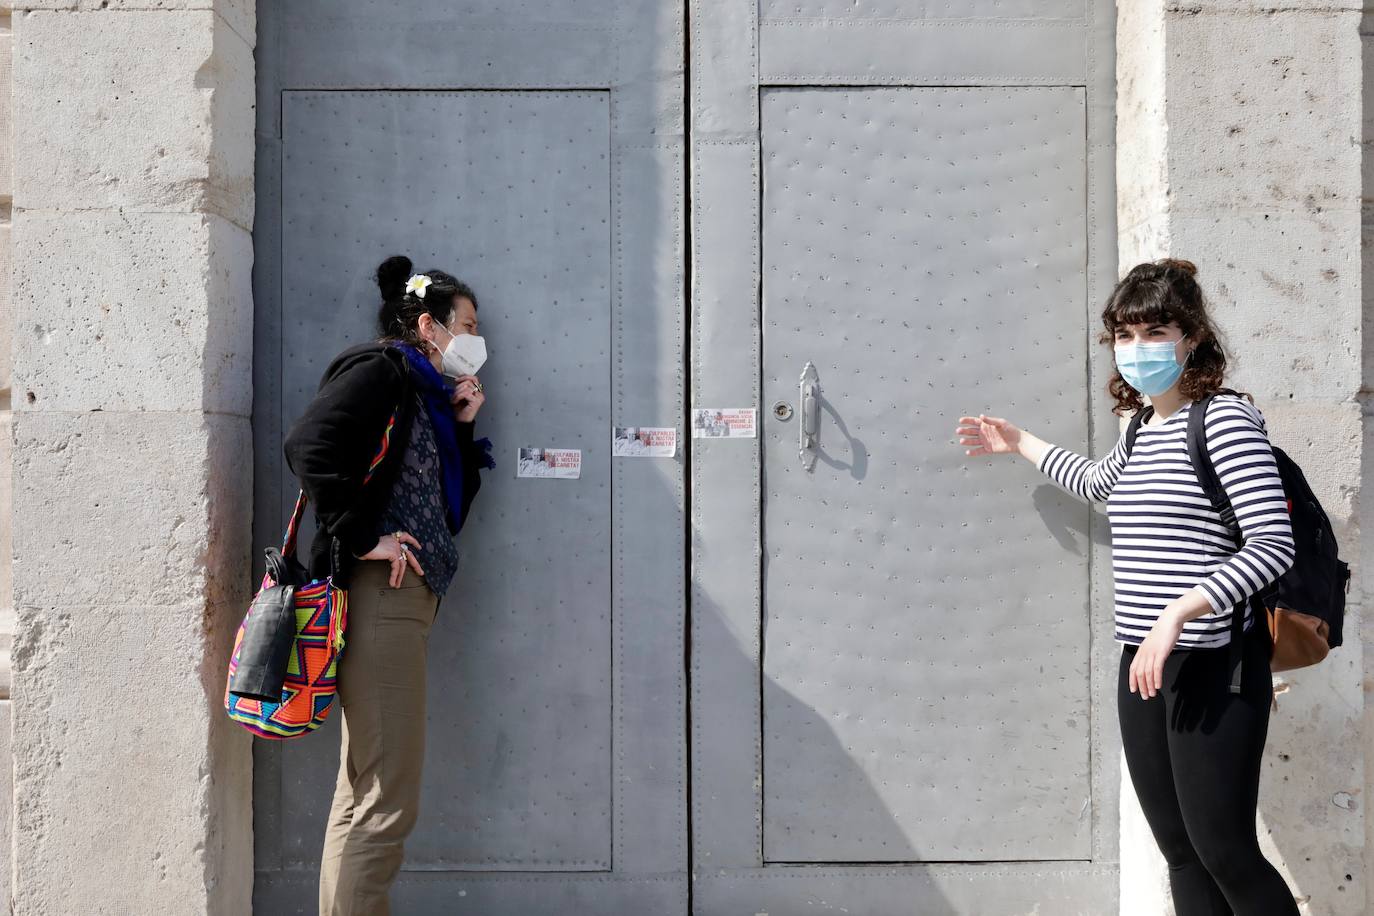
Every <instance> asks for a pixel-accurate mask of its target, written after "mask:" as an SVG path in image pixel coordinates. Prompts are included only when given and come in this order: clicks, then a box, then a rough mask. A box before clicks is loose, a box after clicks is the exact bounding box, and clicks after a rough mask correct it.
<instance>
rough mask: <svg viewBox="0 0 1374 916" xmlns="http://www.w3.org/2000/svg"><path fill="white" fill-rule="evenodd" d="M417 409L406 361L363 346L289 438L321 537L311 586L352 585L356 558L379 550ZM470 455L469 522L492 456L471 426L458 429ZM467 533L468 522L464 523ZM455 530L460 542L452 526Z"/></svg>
mask: <svg viewBox="0 0 1374 916" xmlns="http://www.w3.org/2000/svg"><path fill="white" fill-rule="evenodd" d="M417 408H418V402H417V400H416V397H415V383H414V381H413V380H412V379H411V377H410V367H409V365H408V364H407V363H406V358H405V356H404V355H403V354H402V353H401V352H400V351H398V350H396V349H395V348H394V347H391V346H389V345H387V344H384V343H370V344H362V345H361V346H357V347H352V348H350V349H348V350H345V351H344V352H343V353H341V354H339V356H338V357H336V358H335V359H334V362H332V363H330V365H329V368H328V369H326V370H325V373H324V378H323V379H322V380H321V381H320V389H319V391H318V392H317V393H316V395H315V398H314V399H313V400H312V401H311V402H310V405H309V406H308V407H306V409H305V413H303V414H302V415H301V417H300V419H299V420H297V421H296V422H295V424H294V425H293V426H292V427H291V430H290V432H288V433H287V434H286V442H285V443H284V450H285V452H286V463H287V466H288V467H290V468H291V471H292V472H293V473H294V474H295V475H296V477H297V478H298V479H299V480H300V483H301V489H303V490H305V494H306V497H307V498H308V499H309V500H310V505H311V506H313V507H314V509H315V518H316V525H317V527H316V533H315V540H314V543H313V544H312V545H311V549H310V561H309V563H308V567H309V569H310V575H311V577H312V578H317V579H322V578H324V577H325V576H328V575H330V573H331V565H332V572H333V575H334V577H335V581H336V583H337V584H338V585H339V586H340V587H341V588H346V587H347V585H348V578H349V574H350V573H351V572H352V570H353V566H354V564H355V563H356V562H357V561H356V560H355V557H357V556H360V555H361V554H365V553H367V552H368V551H370V550H371V549H372V548H373V547H375V546H377V528H378V526H379V524H380V521H381V518H382V514H383V513H384V512H385V511H386V507H387V503H388V501H389V500H390V498H391V491H392V488H393V487H394V486H395V484H396V477H397V475H398V474H399V473H400V468H401V463H402V461H403V460H404V458H405V453H406V448H407V447H408V446H409V445H410V430H411V426H412V424H413V423H414V422H415V411H416V410H417ZM393 412H395V413H396V427H395V429H394V430H393V431H392V435H391V445H390V447H389V448H388V449H387V453H386V457H385V458H384V459H383V460H382V463H381V464H380V465H378V466H377V470H376V472H375V473H374V474H373V475H372V479H371V480H370V481H369V482H368V484H367V486H363V480H364V478H366V477H367V469H368V466H369V465H370V464H371V463H372V459H373V458H374V457H376V455H377V450H378V449H379V448H380V447H381V444H382V435H383V433H384V432H385V431H386V424H387V421H388V420H389V419H390V418H391V414H392V413H393ZM457 426H458V446H459V449H460V450H461V451H462V453H463V512H462V515H463V518H466V517H467V513H468V507H469V506H471V505H472V498H473V497H474V496H476V495H477V490H478V488H479V487H480V486H481V485H482V478H481V476H480V474H479V473H478V470H479V468H481V467H482V466H483V465H484V463H485V461H486V456H485V452H484V451H483V450H482V449H481V448H480V447H479V446H477V445H475V444H474V443H473V440H472V427H473V425H472V424H471V423H459V424H457ZM458 525H459V526H460V527H461V525H462V519H461V518H460V519H459V521H458ZM449 529H450V530H451V531H452V532H453V533H454V534H457V533H458V531H457V528H455V527H454V525H453V523H452V522H451V521H450V523H449Z"/></svg>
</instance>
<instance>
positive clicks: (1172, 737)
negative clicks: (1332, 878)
mask: <svg viewBox="0 0 1374 916" xmlns="http://www.w3.org/2000/svg"><path fill="white" fill-rule="evenodd" d="M1243 647H1244V648H1243V653H1244V660H1245V667H1244V676H1243V681H1242V685H1241V693H1240V695H1238V696H1236V695H1233V694H1232V693H1231V691H1230V683H1231V678H1230V664H1229V661H1230V654H1231V653H1230V651H1229V650H1228V649H1191V650H1189V649H1182V650H1176V651H1174V652H1173V653H1171V654H1170V655H1169V658H1168V659H1167V660H1166V661H1165V663H1164V689H1163V690H1161V691H1160V692H1159V693H1158V694H1157V695H1156V696H1155V697H1154V698H1153V699H1150V700H1142V699H1141V698H1140V694H1138V693H1131V692H1130V687H1129V683H1130V682H1129V680H1128V674H1129V672H1130V667H1131V661H1132V660H1133V659H1134V658H1135V653H1136V648H1135V646H1126V647H1125V648H1124V650H1123V651H1122V653H1121V680H1120V686H1119V687H1118V688H1117V713H1118V715H1119V716H1120V719H1121V743H1122V746H1123V747H1124V748H1125V751H1126V767H1127V769H1128V770H1129V771H1130V773H1131V782H1132V783H1134V784H1135V790H1136V794H1137V795H1138V796H1139V797H1140V806H1141V808H1142V809H1143V810H1144V812H1145V819H1146V820H1147V821H1148V822H1149V824H1150V830H1151V831H1152V832H1153V833H1154V835H1155V841H1156V842H1157V843H1158V844H1159V850H1160V852H1162V853H1163V854H1164V859H1165V861H1166V862H1168V863H1169V885H1170V887H1171V888H1172V890H1173V897H1174V909H1175V912H1176V913H1177V914H1178V916H1233V914H1234V916H1271V914H1281V916H1298V906H1297V904H1296V903H1295V902H1294V901H1293V893H1292V891H1290V890H1289V889H1288V885H1287V884H1285V883H1284V880H1283V878H1282V877H1280V876H1279V873H1278V871H1277V870H1276V869H1275V868H1274V866H1273V865H1270V864H1269V862H1268V860H1266V859H1265V858H1264V855H1263V854H1262V853H1261V852H1260V848H1259V841H1258V840H1257V839H1256V837H1255V807H1256V804H1257V802H1258V798H1259V779H1260V757H1261V755H1262V754H1263V753H1264V739H1265V735H1266V734H1267V732H1268V730H1269V705H1270V703H1271V702H1272V700H1273V693H1272V691H1273V688H1272V685H1271V680H1270V673H1269V632H1268V628H1267V627H1266V626H1265V625H1264V621H1262V620H1256V621H1255V623H1254V625H1252V626H1251V628H1250V632H1248V633H1246V634H1245V642H1244V644H1243Z"/></svg>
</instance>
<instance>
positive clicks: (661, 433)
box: [611, 426, 677, 458]
mask: <svg viewBox="0 0 1374 916" xmlns="http://www.w3.org/2000/svg"><path fill="white" fill-rule="evenodd" d="M611 454H612V455H614V456H615V457H617V458H672V457H673V456H674V455H676V454H677V430H676V429H675V428H672V427H667V426H617V427H615V430H614V433H613V436H612V438H611Z"/></svg>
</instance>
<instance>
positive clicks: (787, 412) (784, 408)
mask: <svg viewBox="0 0 1374 916" xmlns="http://www.w3.org/2000/svg"><path fill="white" fill-rule="evenodd" d="M773 416H775V417H777V418H778V419H779V420H790V419H792V405H791V404H789V403H787V402H786V401H779V402H778V403H776V404H774V405H773Z"/></svg>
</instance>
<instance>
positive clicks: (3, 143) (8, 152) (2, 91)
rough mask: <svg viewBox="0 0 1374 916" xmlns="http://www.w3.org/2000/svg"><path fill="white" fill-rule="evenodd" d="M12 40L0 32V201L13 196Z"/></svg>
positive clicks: (9, 36) (9, 34) (1, 23)
mask: <svg viewBox="0 0 1374 916" xmlns="http://www.w3.org/2000/svg"><path fill="white" fill-rule="evenodd" d="M0 15H3V14H2V13H0ZM5 24H6V23H3V22H0V25H5ZM13 38H14V36H13V34H12V33H11V32H9V31H5V30H0V200H6V199H8V198H10V197H13V196H14V157H13V148H14V103H13V99H12V98H11V95H12V92H11V90H12V89H13V73H14V40H13Z"/></svg>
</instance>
